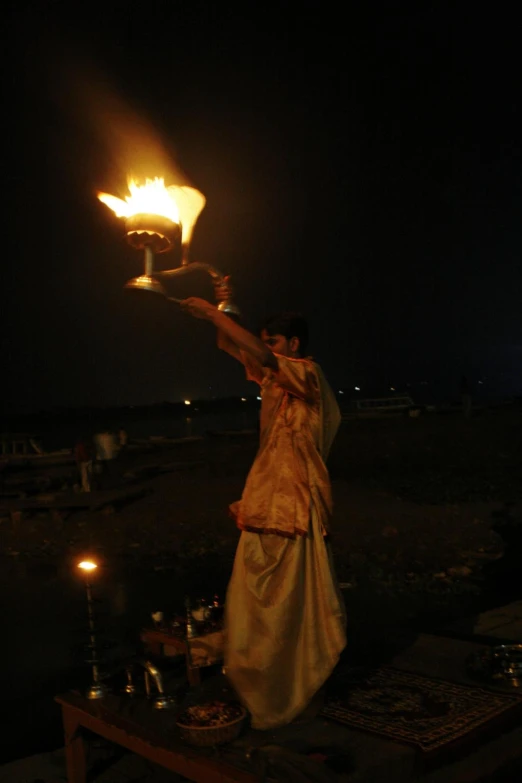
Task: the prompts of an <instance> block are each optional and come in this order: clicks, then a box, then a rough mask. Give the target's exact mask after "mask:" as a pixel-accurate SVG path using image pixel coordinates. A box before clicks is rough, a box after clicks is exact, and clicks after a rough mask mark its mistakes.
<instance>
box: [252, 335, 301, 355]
mask: <svg viewBox="0 0 522 783" xmlns="http://www.w3.org/2000/svg"><path fill="white" fill-rule="evenodd" d="M261 339H262V341H263V342H264V344H265V345H268V347H269V348H270V350H271V351H273V352H274V353H278V354H279V356H288V357H289V358H290V359H295V358H297V357H298V356H299V340H298V338H297V337H291V338H290V339H289V338H288V337H285V336H284V334H268V332H267V331H266V329H263V330H262V331H261Z"/></svg>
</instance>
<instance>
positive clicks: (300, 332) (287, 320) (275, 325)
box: [259, 312, 308, 356]
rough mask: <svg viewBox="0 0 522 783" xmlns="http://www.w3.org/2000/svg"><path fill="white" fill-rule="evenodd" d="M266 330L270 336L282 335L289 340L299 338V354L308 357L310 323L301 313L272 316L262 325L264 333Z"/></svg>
mask: <svg viewBox="0 0 522 783" xmlns="http://www.w3.org/2000/svg"><path fill="white" fill-rule="evenodd" d="M263 329H266V331H267V332H268V334H269V335H271V336H272V335H275V334H282V335H283V337H286V338H287V340H291V339H292V337H297V338H299V354H300V355H301V356H305V355H306V349H307V347H308V323H307V322H306V319H305V318H304V317H303V316H302V315H301V314H300V313H292V312H284V313H279V314H278V315H272V316H271V317H270V318H267V319H266V321H265V322H264V323H263V324H261V329H260V330H259V331H262V330H263Z"/></svg>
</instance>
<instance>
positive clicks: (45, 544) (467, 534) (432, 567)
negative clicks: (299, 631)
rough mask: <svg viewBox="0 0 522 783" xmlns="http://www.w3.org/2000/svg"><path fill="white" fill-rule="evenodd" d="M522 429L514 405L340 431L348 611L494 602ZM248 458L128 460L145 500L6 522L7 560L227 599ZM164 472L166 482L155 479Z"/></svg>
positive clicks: (339, 547) (250, 444)
mask: <svg viewBox="0 0 522 783" xmlns="http://www.w3.org/2000/svg"><path fill="white" fill-rule="evenodd" d="M521 428H522V413H521V411H520V409H519V408H518V407H515V406H510V407H506V408H498V409H490V410H488V409H485V410H483V411H479V412H477V413H476V415H475V416H474V417H473V418H471V419H465V418H464V417H462V416H461V415H460V414H458V413H455V412H454V413H448V414H435V413H427V414H424V415H423V416H421V417H419V418H410V417H408V416H394V417H389V418H386V419H382V418H381V419H368V420H358V419H352V420H348V421H345V422H344V423H343V424H342V427H341V430H340V433H339V436H338V438H337V441H336V443H335V444H334V448H333V451H332V454H331V459H330V463H329V467H330V472H331V476H332V482H333V490H334V501H335V514H334V519H333V520H332V544H333V547H334V553H335V560H336V566H337V570H338V576H339V580H340V581H341V582H342V583H343V585H344V586H345V590H346V591H347V592H348V591H350V595H349V597H348V599H347V600H348V601H349V602H350V603H354V604H355V605H357V603H358V599H357V596H358V595H359V596H362V595H364V602H365V606H367V602H368V601H370V603H371V602H372V601H377V602H378V603H380V604H381V605H388V604H390V603H391V604H393V606H394V611H395V612H398V617H399V618H403V619H404V620H406V621H407V620H409V619H414V618H415V617H417V616H421V615H422V616H428V615H429V614H430V612H432V611H435V612H442V613H444V612H445V611H448V612H449V613H451V612H454V611H457V612H458V611H460V609H461V608H465V607H466V606H468V605H469V604H470V602H471V603H472V602H473V601H474V600H475V598H476V597H477V596H480V595H481V594H484V593H485V592H488V591H491V589H492V588H491V580H490V581H489V582H487V581H486V582H484V574H485V573H487V569H486V571H485V570H484V566H485V565H486V564H488V565H487V568H489V569H490V573H494V570H492V565H491V564H492V563H493V564H494V562H495V561H496V560H497V561H499V562H501V563H504V562H505V560H500V558H501V556H502V554H503V552H504V547H505V542H504V539H506V538H509V534H510V533H512V532H513V531H514V532H515V536H516V535H518V532H519V529H520V528H519V522H520V520H522V484H521V482H520V474H521V463H522V460H521V442H522V441H521V439H520V431H521ZM255 451H256V436H255V435H251V436H248V435H245V436H239V435H238V436H236V437H229V438H219V437H213V438H208V439H205V440H204V441H196V442H194V443H190V444H185V445H183V446H178V447H176V448H175V449H173V450H162V451H161V452H160V451H155V452H150V453H148V454H143V453H141V454H135V455H134V456H127V457H124V458H122V459H121V460H120V461H119V463H118V471H119V474H120V475H121V474H127V475H128V474H129V472H130V473H131V474H134V475H135V477H136V479H137V480H140V476H141V480H140V486H143V488H144V490H146V491H147V494H145V495H144V496H143V497H142V498H140V499H139V500H136V501H134V502H132V503H130V504H128V505H127V506H125V507H123V508H121V509H119V510H117V509H112V508H108V509H105V510H104V511H97V512H84V511H82V512H76V513H74V514H71V515H70V516H69V517H68V518H66V519H64V520H63V521H62V522H59V521H57V520H52V519H50V517H49V515H48V514H46V513H42V514H41V515H38V516H32V517H30V518H27V519H24V520H22V522H21V523H20V524H18V525H17V526H16V527H13V525H12V524H11V522H10V521H9V520H8V519H7V518H3V519H2V524H1V525H0V535H1V539H2V540H1V543H2V551H3V552H5V553H6V554H8V555H9V556H10V557H11V558H14V559H16V560H27V561H31V562H32V563H34V564H36V563H38V564H40V566H42V565H43V564H46V563H47V564H60V563H63V562H66V561H68V560H69V558H70V557H74V556H76V555H77V554H81V553H84V552H86V551H87V550H95V551H96V552H98V554H99V555H100V556H102V557H103V559H104V562H105V563H106V564H107V565H109V564H111V563H113V564H114V563H119V564H122V563H126V564H132V565H133V567H135V568H139V569H142V568H143V569H147V570H150V569H152V570H154V571H156V572H158V571H160V570H162V571H169V572H171V573H172V575H173V576H174V574H176V575H177V577H178V578H179V579H180V580H181V581H182V582H183V584H184V585H185V588H186V589H190V590H192V591H196V593H198V591H199V592H201V591H203V592H208V591H209V590H212V589H215V591H216V592H221V593H222V592H223V590H224V588H225V585H226V582H227V579H228V575H229V573H230V568H231V564H232V560H233V556H234V551H235V546H236V543H237V539H238V531H237V530H236V529H235V527H234V524H233V522H232V520H231V519H230V517H229V516H228V504H229V503H230V502H232V501H234V500H236V499H238V498H239V497H240V494H241V489H242V485H243V482H244V479H245V476H246V474H247V471H248V468H249V465H250V464H251V462H252V459H253V458H254V456H255ZM160 463H163V465H165V464H166V463H169V464H170V465H171V467H172V468H173V470H172V472H166V473H162V474H158V473H157V472H156V473H155V472H154V466H158V465H159V464H160ZM172 463H176V464H175V465H173V464H172ZM147 465H148V466H149V467H150V468H151V477H149V478H148V479H145V480H143V475H144V474H143V472H141V473H140V470H139V469H143V468H144V467H145V466H147ZM506 530H507V531H508V535H507V536H506V535H504V533H505V531H506ZM499 533H502V535H500V534H499ZM34 567H37V566H36V565H35V566H34ZM379 596H380V598H379ZM388 608H389V607H388Z"/></svg>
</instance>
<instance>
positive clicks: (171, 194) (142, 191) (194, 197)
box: [98, 177, 206, 245]
mask: <svg viewBox="0 0 522 783" xmlns="http://www.w3.org/2000/svg"><path fill="white" fill-rule="evenodd" d="M129 192H130V195H128V196H126V197H125V201H123V199H121V198H117V197H116V196H111V195H110V194H109V193H98V198H99V199H100V201H102V202H103V203H104V204H106V205H107V206H108V207H109V208H110V209H112V211H113V212H114V213H115V214H116V216H117V217H123V218H129V217H131V216H132V215H161V216H162V217H166V218H168V219H169V220H172V222H173V223H181V236H182V242H183V244H184V245H187V244H188V243H189V242H190V239H191V237H192V232H193V230H194V226H195V224H196V220H197V219H198V217H199V215H200V213H201V210H202V209H203V207H204V206H205V202H206V199H205V196H204V195H203V194H202V193H200V192H199V190H196V189H195V188H191V187H189V186H188V185H170V186H169V187H165V181H164V179H163V177H155V178H154V179H147V180H145V185H138V183H137V182H136V180H133V179H130V180H129Z"/></svg>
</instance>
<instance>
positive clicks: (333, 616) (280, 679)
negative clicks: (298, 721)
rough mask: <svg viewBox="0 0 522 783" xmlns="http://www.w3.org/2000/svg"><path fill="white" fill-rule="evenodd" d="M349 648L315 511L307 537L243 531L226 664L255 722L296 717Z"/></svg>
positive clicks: (230, 596)
mask: <svg viewBox="0 0 522 783" xmlns="http://www.w3.org/2000/svg"><path fill="white" fill-rule="evenodd" d="M345 646H346V615H345V609H344V602H343V598H342V595H341V593H340V590H339V588H338V585H337V581H336V577H335V572H334V567H333V561H332V556H331V551H330V547H329V545H328V544H326V542H325V540H324V538H323V536H322V535H321V532H320V529H319V523H318V521H317V518H316V516H315V513H313V512H312V520H311V525H310V531H309V533H308V535H307V536H306V537H304V536H297V537H296V538H295V539H288V538H282V537H281V536H276V535H269V534H267V535H260V534H258V533H250V532H247V531H244V532H243V533H241V538H240V540H239V544H238V548H237V552H236V557H235V561H234V568H233V571H232V577H231V579H230V583H229V585H228V590H227V597H226V603H225V669H226V674H227V677H228V678H229V679H230V681H231V683H232V685H233V686H234V688H235V690H236V691H237V693H238V696H239V698H240V699H241V701H242V702H243V704H244V705H245V707H246V708H247V709H248V710H249V712H250V714H251V718H252V727H253V728H255V729H265V730H266V729H273V728H276V727H277V726H283V725H285V724H286V723H289V722H290V721H292V720H293V719H294V718H295V717H297V715H299V714H300V713H301V712H302V711H303V710H304V709H305V707H306V706H307V705H308V703H309V702H310V700H311V699H312V697H313V696H314V695H315V693H317V691H318V690H319V689H320V688H321V686H322V685H323V684H324V682H325V681H326V680H327V679H328V677H329V676H330V674H331V672H332V670H333V668H334V667H335V665H336V664H337V662H338V660H339V656H340V654H341V652H342V650H343V649H344V647H345Z"/></svg>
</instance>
